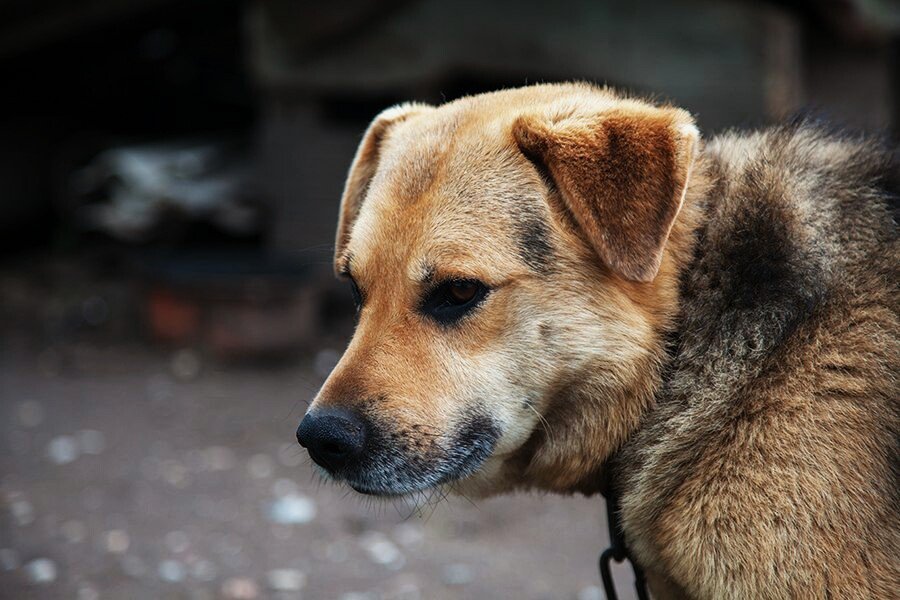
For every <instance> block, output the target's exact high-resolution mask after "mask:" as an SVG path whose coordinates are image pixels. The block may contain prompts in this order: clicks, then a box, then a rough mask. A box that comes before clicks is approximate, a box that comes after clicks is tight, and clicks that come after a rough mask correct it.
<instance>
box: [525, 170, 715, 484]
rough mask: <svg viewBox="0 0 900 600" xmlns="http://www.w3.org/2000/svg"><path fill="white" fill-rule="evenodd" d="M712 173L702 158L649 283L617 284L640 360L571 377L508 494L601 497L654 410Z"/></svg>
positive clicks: (703, 218) (592, 367) (530, 443)
mask: <svg viewBox="0 0 900 600" xmlns="http://www.w3.org/2000/svg"><path fill="white" fill-rule="evenodd" d="M709 173H710V168H709V164H708V161H707V159H705V158H704V157H703V155H702V154H701V156H700V157H698V159H697V161H696V164H695V165H694V168H693V172H692V176H691V179H690V181H689V182H688V186H687V190H686V193H685V198H684V205H683V207H682V209H681V211H680V213H679V215H678V217H677V219H676V220H675V223H674V224H673V226H672V230H671V232H670V235H669V240H668V243H667V245H666V253H665V256H664V258H663V262H662V265H661V267H660V272H659V274H658V275H657V277H656V278H655V279H654V281H653V282H651V283H630V282H621V284H620V285H621V286H622V288H623V290H624V292H625V294H626V295H627V296H628V297H629V298H630V300H631V302H632V305H633V306H634V307H635V309H636V310H638V311H640V312H642V313H643V316H644V319H645V321H646V322H647V323H648V324H649V331H650V333H649V335H647V336H646V339H644V340H643V343H644V352H643V355H642V357H640V358H638V359H636V361H635V362H634V364H630V365H628V368H621V365H619V368H620V371H619V372H617V373H614V374H611V373H610V371H609V369H608V368H604V367H598V366H597V365H594V364H587V365H586V366H585V367H584V368H583V369H581V370H580V371H579V372H578V373H576V374H575V376H572V377H570V378H569V379H568V382H567V383H565V384H564V386H563V387H562V388H561V389H559V390H558V393H557V394H556V399H555V401H554V402H553V403H552V404H551V405H550V406H548V407H547V409H546V410H547V412H546V413H545V415H544V416H545V417H546V419H547V421H548V423H549V427H550V429H551V430H552V432H553V436H548V435H547V433H546V432H545V431H543V429H539V430H537V431H536V432H535V433H534V435H533V436H532V438H531V439H529V440H528V442H526V444H525V445H524V446H523V447H522V448H521V450H520V451H519V452H517V453H516V454H515V455H514V456H513V457H512V458H511V459H509V461H508V463H507V466H508V467H509V468H510V479H509V481H510V485H511V487H525V488H538V489H542V490H546V491H554V492H561V493H572V492H580V493H583V494H586V495H590V494H595V493H598V492H604V491H606V487H607V486H608V485H609V484H610V482H609V477H608V475H607V472H608V469H607V468H606V467H607V464H608V462H609V460H610V459H611V458H612V457H613V455H614V454H615V453H616V452H617V451H618V449H619V448H621V447H622V446H623V445H624V444H625V443H626V442H627V441H628V440H629V439H630V438H631V437H632V436H633V435H634V434H635V433H636V432H637V431H638V430H639V429H640V427H641V425H642V423H643V422H645V420H646V418H647V416H648V415H649V414H650V412H651V411H653V409H654V406H655V399H656V395H657V393H658V391H659V389H660V387H661V385H662V383H663V378H664V373H665V369H666V365H667V363H668V361H669V359H670V356H669V348H668V346H669V345H670V341H671V336H672V335H673V334H674V332H675V331H676V330H677V328H678V323H679V306H680V300H681V291H680V284H681V279H682V274H683V273H685V272H686V271H687V270H689V269H690V265H691V263H692V261H693V257H694V249H695V246H696V244H697V237H698V232H699V231H700V230H701V229H702V227H703V225H704V223H705V222H706V219H707V206H708V204H709V195H710V188H711V186H710V183H709V182H710V175H709ZM605 360H607V361H608V359H605Z"/></svg>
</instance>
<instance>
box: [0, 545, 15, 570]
mask: <svg viewBox="0 0 900 600" xmlns="http://www.w3.org/2000/svg"><path fill="white" fill-rule="evenodd" d="M18 568H19V554H18V553H17V552H16V551H15V550H13V549H12V548H0V569H3V570H4V571H12V570H13V569H18Z"/></svg>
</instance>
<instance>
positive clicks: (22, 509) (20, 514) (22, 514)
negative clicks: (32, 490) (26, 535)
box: [9, 497, 34, 527]
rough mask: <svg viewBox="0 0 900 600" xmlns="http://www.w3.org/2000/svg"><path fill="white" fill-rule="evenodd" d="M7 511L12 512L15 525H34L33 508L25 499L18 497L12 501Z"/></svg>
mask: <svg viewBox="0 0 900 600" xmlns="http://www.w3.org/2000/svg"><path fill="white" fill-rule="evenodd" d="M9 510H10V512H12V516H13V520H15V522H16V525H19V526H22V527H24V526H25V525H31V524H32V523H34V506H32V505H31V502H29V501H28V500H26V499H25V498H22V497H19V498H17V499H16V500H13V501H12V502H11V503H10V505H9Z"/></svg>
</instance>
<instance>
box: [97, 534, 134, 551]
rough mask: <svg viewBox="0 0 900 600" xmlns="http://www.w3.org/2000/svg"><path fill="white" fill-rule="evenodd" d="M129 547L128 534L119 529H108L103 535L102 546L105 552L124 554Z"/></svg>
mask: <svg viewBox="0 0 900 600" xmlns="http://www.w3.org/2000/svg"><path fill="white" fill-rule="evenodd" d="M130 545H131V538H129V537H128V533H126V532H125V531H123V530H121V529H110V530H109V531H107V532H106V533H105V534H103V546H104V547H105V548H106V551H107V552H111V553H113V554H125V552H127V551H128V547H129V546H130Z"/></svg>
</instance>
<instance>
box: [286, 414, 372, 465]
mask: <svg viewBox="0 0 900 600" xmlns="http://www.w3.org/2000/svg"><path fill="white" fill-rule="evenodd" d="M297 441H298V442H300V445H301V446H303V447H304V448H306V449H307V450H308V451H309V455H310V457H312V459H313V460H314V461H316V464H318V465H319V466H321V467H324V468H325V469H327V470H328V471H329V472H331V473H334V472H336V471H340V470H341V469H343V468H344V467H346V466H347V465H348V464H349V463H350V462H352V461H353V460H354V459H356V458H357V457H358V456H359V455H360V454H362V451H363V448H364V447H365V444H366V428H365V423H364V422H363V420H362V418H361V417H359V416H358V415H356V414H354V413H352V412H350V411H346V410H338V409H322V410H314V411H312V412H310V413H307V415H306V416H305V417H303V420H302V421H301V422H300V427H298V428H297Z"/></svg>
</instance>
